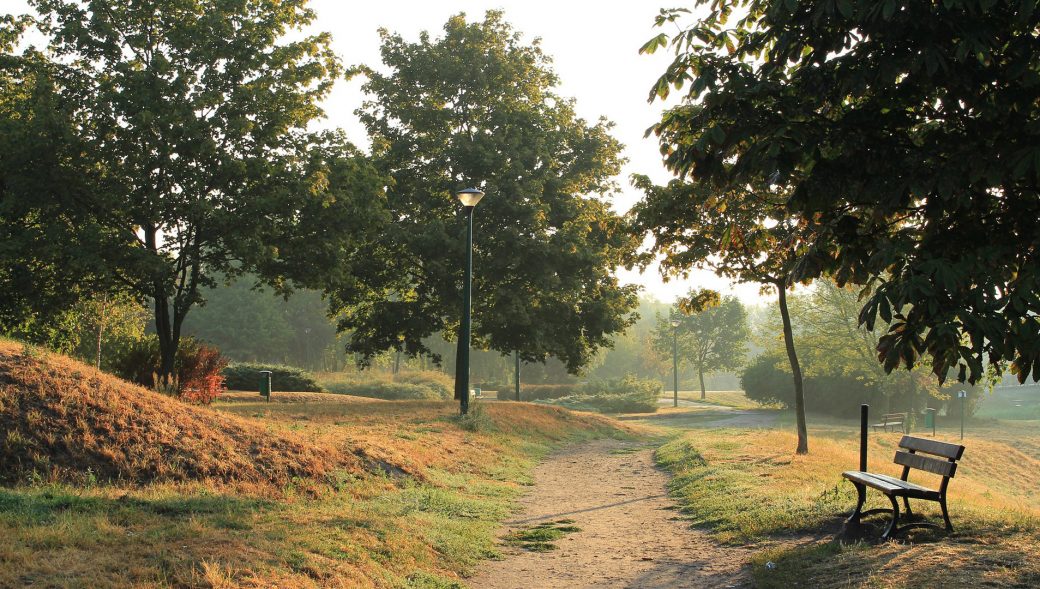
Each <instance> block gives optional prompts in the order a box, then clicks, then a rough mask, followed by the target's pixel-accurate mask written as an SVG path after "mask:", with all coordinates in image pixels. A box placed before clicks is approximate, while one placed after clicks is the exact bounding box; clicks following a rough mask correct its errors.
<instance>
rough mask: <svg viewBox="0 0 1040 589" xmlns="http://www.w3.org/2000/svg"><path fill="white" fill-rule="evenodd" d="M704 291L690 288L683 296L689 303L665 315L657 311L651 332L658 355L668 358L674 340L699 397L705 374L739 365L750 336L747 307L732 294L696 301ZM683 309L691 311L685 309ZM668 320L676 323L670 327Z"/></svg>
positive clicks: (734, 367)
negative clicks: (694, 379) (691, 372)
mask: <svg viewBox="0 0 1040 589" xmlns="http://www.w3.org/2000/svg"><path fill="white" fill-rule="evenodd" d="M706 294H707V292H706V291H693V292H691V293H690V295H689V296H688V297H687V298H686V301H687V302H688V303H691V302H692V303H693V305H692V306H690V305H687V306H686V307H685V308H684V310H683V311H681V312H676V311H672V312H671V313H670V314H669V316H668V317H663V316H661V315H660V314H658V315H657V326H656V328H655V329H654V332H653V334H652V337H653V340H652V341H653V348H654V351H656V352H657V354H658V355H659V356H660V357H661V358H662V359H665V358H667V359H668V360H671V359H672V352H673V349H672V348H673V344H675V348H677V351H678V357H679V363H680V364H690V365H692V366H693V367H694V369H695V370H696V371H697V375H698V377H699V383H700V387H701V396H702V397H703V396H704V393H705V389H704V375H705V374H711V373H712V372H716V371H719V370H735V369H737V368H739V367H740V366H741V365H743V363H744V358H745V356H746V355H747V341H748V337H749V336H750V330H749V328H748V317H747V310H746V309H744V305H742V304H741V303H740V301H739V300H738V299H737V298H736V297H733V296H726V297H723V298H722V299H721V300H715V301H714V304H712V305H705V304H703V303H699V301H704V300H705V297H706ZM711 294H715V293H711ZM716 297H717V294H716ZM687 309H689V310H693V311H694V312H692V313H688V312H687ZM672 320H678V321H679V326H678V327H674V328H673V327H672V325H671V321H672ZM673 337H674V338H675V341H673Z"/></svg>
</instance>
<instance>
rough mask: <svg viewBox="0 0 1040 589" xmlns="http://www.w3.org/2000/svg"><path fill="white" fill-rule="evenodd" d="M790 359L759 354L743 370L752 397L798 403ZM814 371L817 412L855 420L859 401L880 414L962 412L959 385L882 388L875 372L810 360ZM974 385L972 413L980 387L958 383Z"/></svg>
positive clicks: (810, 386) (809, 383) (809, 382)
mask: <svg viewBox="0 0 1040 589" xmlns="http://www.w3.org/2000/svg"><path fill="white" fill-rule="evenodd" d="M785 365H786V361H785V360H784V358H783V357H782V356H781V355H780V354H779V353H778V352H776V351H773V352H767V353H764V354H761V355H759V356H758V357H756V358H755V359H754V360H753V361H752V362H751V363H749V364H748V366H747V368H745V369H744V372H743V374H742V375H741V387H742V388H743V389H744V394H745V395H746V396H747V398H749V399H751V400H753V401H757V402H759V403H762V404H764V405H780V406H781V407H793V406H794V388H793V387H792V386H791V373H790V372H789V371H788V370H787V369H786V366H785ZM807 369H808V370H809V371H810V375H809V376H807V377H806V379H805V407H806V409H807V410H808V411H811V412H813V413H818V414H826V415H833V416H836V417H843V418H847V419H854V418H855V417H856V416H857V415H858V412H859V406H860V405H861V404H863V403H866V404H868V405H870V406H871V407H872V411H873V412H874V413H875V414H876V415H881V414H883V413H888V412H892V411H900V412H904V411H905V412H910V413H913V414H915V415H922V414H923V411H924V409H925V406H926V405H927V406H929V407H933V408H936V409H939V410H943V409H945V411H946V413H947V414H948V415H954V414H955V415H960V405H959V404H958V402H957V400H956V399H955V398H954V397H956V390H952V389H951V390H947V391H942V392H936V395H937V396H932V395H930V394H929V393H928V392H927V391H924V390H922V389H919V388H912V387H911V388H907V389H901V390H891V389H882V388H880V387H879V385H878V384H877V383H876V382H874V381H872V380H871V378H870V375H866V374H863V373H856V372H835V371H827V370H824V371H822V372H821V371H817V370H816V368H815V367H814V366H813V365H812V364H808V365H807ZM954 388H956V389H957V390H960V389H961V388H966V389H967V390H969V396H970V398H969V401H971V402H970V403H969V404H968V405H967V409H968V410H969V412H973V411H974V410H975V407H976V405H977V403H976V400H977V399H978V398H979V395H980V394H982V391H983V389H982V388H981V387H970V386H969V387H963V386H958V387H954Z"/></svg>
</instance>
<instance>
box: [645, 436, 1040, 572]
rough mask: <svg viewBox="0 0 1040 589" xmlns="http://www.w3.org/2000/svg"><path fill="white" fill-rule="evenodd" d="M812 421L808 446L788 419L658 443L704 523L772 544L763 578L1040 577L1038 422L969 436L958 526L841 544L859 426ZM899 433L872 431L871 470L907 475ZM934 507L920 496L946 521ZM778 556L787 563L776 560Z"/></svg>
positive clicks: (953, 488)
mask: <svg viewBox="0 0 1040 589" xmlns="http://www.w3.org/2000/svg"><path fill="white" fill-rule="evenodd" d="M811 421H815V422H816V423H817V425H816V427H814V428H811V430H810V449H811V451H812V452H811V454H809V455H807V456H797V455H795V454H794V453H793V452H792V449H793V448H794V446H795V436H794V434H793V433H791V432H789V431H787V430H786V429H785V430H783V431H781V430H762V429H758V430H742V429H729V430H716V429H705V430H698V431H695V432H691V433H688V434H686V435H685V436H683V437H681V438H678V439H676V440H673V441H672V442H670V443H669V444H667V445H666V446H664V447H663V448H662V449H661V450H659V454H658V456H659V460H660V461H661V462H662V463H663V464H664V465H665V466H667V467H668V468H670V469H672V470H673V471H674V472H675V473H676V478H675V479H674V481H673V486H672V491H673V493H674V494H675V495H676V496H677V497H678V498H679V500H680V501H681V503H683V504H684V505H685V506H686V511H687V514H688V516H689V517H690V518H691V519H692V520H693V521H694V522H695V523H697V524H699V525H703V526H707V527H709V528H710V529H712V530H713V532H714V533H715V535H716V536H717V537H718V538H719V539H720V540H722V541H724V542H733V543H741V544H744V543H753V544H758V545H759V546H760V547H761V549H762V550H761V552H760V553H759V554H758V555H757V557H756V558H755V561H754V565H755V566H754V574H755V579H756V584H757V585H758V586H762V587H864V586H865V587H938V586H941V587H976V586H981V587H1034V586H1037V585H1038V584H1040V453H1038V452H1037V451H1036V450H1037V448H1040V445H1038V444H1037V442H1038V441H1040V432H1038V431H1037V430H1036V429H1035V428H1034V429H1032V430H1031V431H1030V430H1029V429H1028V428H1026V427H1021V428H1020V429H1018V430H1017V431H1015V430H1014V426H1008V427H1003V426H1002V427H1000V428H999V429H998V430H997V431H995V432H988V431H979V430H976V431H974V432H970V433H972V435H971V436H969V437H966V439H965V441H964V444H965V445H966V446H967V451H966V453H965V456H964V459H963V460H962V462H961V467H960V468H959V470H958V472H957V476H956V478H955V479H954V480H953V481H952V482H951V484H950V490H949V501H950V510H951V516H952V518H953V522H954V525H955V527H956V528H957V530H956V532H955V533H954V534H952V535H950V536H947V535H945V534H941V533H936V532H931V531H915V532H911V534H910V535H909V536H908V537H907V538H906V541H905V542H889V543H885V544H881V545H869V544H851V545H841V544H838V543H836V542H834V541H833V540H832V539H833V538H834V536H835V534H836V533H837V532H838V530H839V529H840V525H841V522H842V520H843V519H844V517H845V516H847V514H848V513H849V512H850V511H851V509H852V507H853V505H854V501H855V499H854V491H853V487H852V485H850V484H848V483H846V482H844V481H843V480H842V478H841V472H842V471H843V470H849V469H854V468H856V462H857V460H858V458H857V456H858V454H857V452H858V450H857V448H858V445H857V444H858V432H857V430H856V429H855V428H856V426H855V424H853V423H851V422H849V423H845V422H837V421H823V422H822V423H821V420H819V419H814V420H811ZM941 433H942V432H940V434H941ZM990 433H994V434H999V435H1002V436H1003V439H992V438H990V437H989V434H990ZM940 439H942V435H940ZM954 439H956V438H954ZM898 440H899V434H877V435H874V434H871V438H870V449H869V457H870V461H869V463H870V464H869V469H870V470H872V471H876V472H885V473H889V474H893V475H896V476H898V475H899V474H900V472H901V469H899V468H897V467H896V466H895V465H893V464H892V455H893V454H894V452H895V447H896V443H897V442H898ZM915 477H916V478H915ZM937 478H938V477H935V478H931V475H928V474H927V473H919V472H918V471H915V472H914V474H912V475H911V480H916V481H918V482H922V483H923V484H927V485H935V484H937ZM868 496H870V497H871V504H872V505H874V506H877V507H882V506H884V505H887V500H885V499H884V498H883V497H882V496H880V494H876V493H869V494H868ZM934 505H935V504H934V503H927V502H916V503H915V511H917V512H919V513H922V514H924V515H925V517H927V518H929V519H931V520H932V521H936V518H937V517H938V510H937V509H936V508H935V507H933V506H934ZM878 523H881V521H880V520H879V521H878ZM877 533H879V531H875V534H877ZM767 562H773V563H775V565H776V567H775V568H767V567H766V566H765V564H766V563H767Z"/></svg>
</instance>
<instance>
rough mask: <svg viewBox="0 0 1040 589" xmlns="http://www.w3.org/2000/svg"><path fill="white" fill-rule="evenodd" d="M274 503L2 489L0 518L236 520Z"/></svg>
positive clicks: (31, 520)
mask: <svg viewBox="0 0 1040 589" xmlns="http://www.w3.org/2000/svg"><path fill="white" fill-rule="evenodd" d="M271 505H272V503H271V502H269V501H265V500H260V499H250V498H239V497H231V496H226V495H217V494H213V495H209V494H200V495H181V496H171V497H159V498H143V497H136V496H132V495H130V494H124V495H120V496H118V497H105V496H101V495H93V494H89V493H82V492H78V491H75V490H71V489H67V488H63V487H60V486H42V487H24V488H14V489H0V517H3V518H5V519H8V520H12V521H13V522H14V523H18V524H28V525H46V524H49V523H51V522H53V521H54V520H55V519H57V518H58V517H62V516H66V515H99V514H108V515H116V516H118V515H125V516H131V515H136V514H151V515H156V516H161V517H169V518H177V519H180V518H184V517H187V516H193V515H209V516H220V517H221V518H225V519H227V518H231V519H234V518H238V517H242V518H244V517H246V516H249V515H251V514H253V513H255V512H257V511H259V510H262V509H264V508H266V507H269V506H271Z"/></svg>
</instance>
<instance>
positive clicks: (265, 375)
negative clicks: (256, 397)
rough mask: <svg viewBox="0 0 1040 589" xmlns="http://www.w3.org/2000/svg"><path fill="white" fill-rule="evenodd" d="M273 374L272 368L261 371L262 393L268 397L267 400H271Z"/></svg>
mask: <svg viewBox="0 0 1040 589" xmlns="http://www.w3.org/2000/svg"><path fill="white" fill-rule="evenodd" d="M271 374H272V372H271V371H270V370H261V371H260V394H261V395H262V396H264V397H267V401H268V402H270V401H271Z"/></svg>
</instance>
